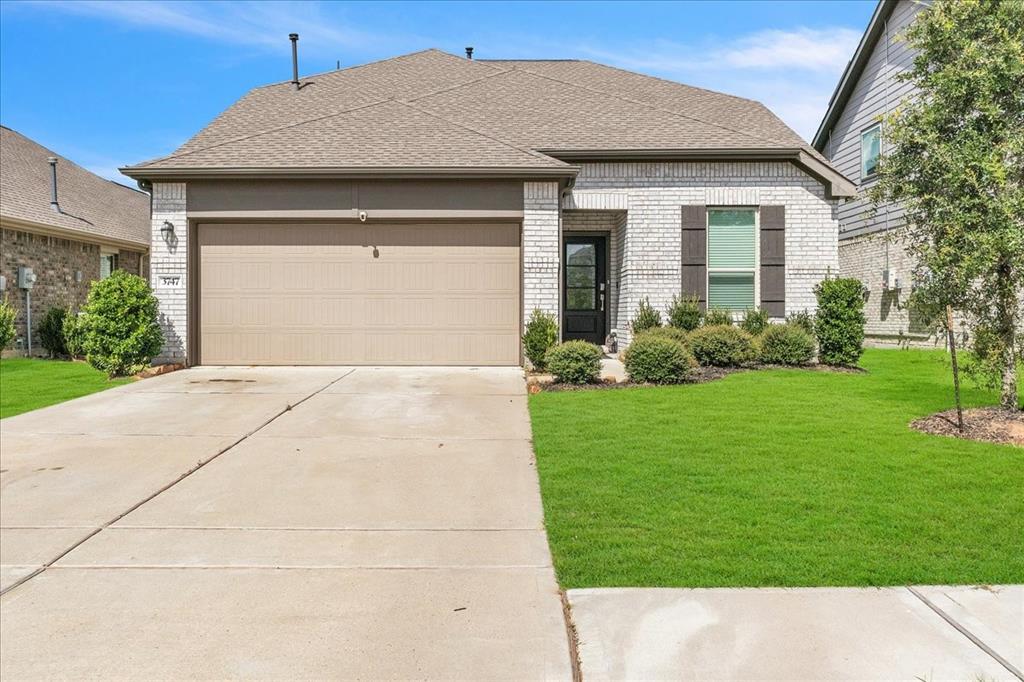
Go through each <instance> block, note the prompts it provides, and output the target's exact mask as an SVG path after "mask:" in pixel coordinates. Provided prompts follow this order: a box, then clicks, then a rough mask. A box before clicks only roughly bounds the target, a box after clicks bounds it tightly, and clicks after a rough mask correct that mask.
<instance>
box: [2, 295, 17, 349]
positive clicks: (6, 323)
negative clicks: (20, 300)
mask: <svg viewBox="0 0 1024 682" xmlns="http://www.w3.org/2000/svg"><path fill="white" fill-rule="evenodd" d="M15 317H17V313H16V312H15V310H14V306H12V305H11V304H10V303H8V302H7V296H6V295H5V296H4V300H2V301H0V350H4V349H5V348H7V346H9V345H11V341H13V340H14V335H15V334H16V333H17V332H16V331H15V329H14V318H15Z"/></svg>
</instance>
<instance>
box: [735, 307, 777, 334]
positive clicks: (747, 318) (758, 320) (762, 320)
mask: <svg viewBox="0 0 1024 682" xmlns="http://www.w3.org/2000/svg"><path fill="white" fill-rule="evenodd" d="M769 324H771V322H769V321H768V312H767V311H765V310H758V309H756V308H750V309H748V310H745V311H744V312H743V320H742V321H741V322H740V329H742V330H743V331H745V332H747V333H748V334H750V335H752V336H760V335H761V333H762V332H763V331H764V330H765V329H767V328H768V325H769Z"/></svg>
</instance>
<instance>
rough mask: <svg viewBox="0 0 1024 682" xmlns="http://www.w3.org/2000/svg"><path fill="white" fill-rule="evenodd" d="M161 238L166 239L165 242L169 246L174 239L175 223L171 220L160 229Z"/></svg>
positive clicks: (166, 221) (165, 222)
mask: <svg viewBox="0 0 1024 682" xmlns="http://www.w3.org/2000/svg"><path fill="white" fill-rule="evenodd" d="M160 236H161V237H163V238H164V241H165V242H167V243H168V244H170V243H171V241H172V240H173V239H174V223H172V222H171V221H170V220H165V221H164V224H163V227H161V228H160Z"/></svg>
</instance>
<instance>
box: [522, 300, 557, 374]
mask: <svg viewBox="0 0 1024 682" xmlns="http://www.w3.org/2000/svg"><path fill="white" fill-rule="evenodd" d="M556 343H558V322H557V321H555V316H554V315H550V314H548V313H545V312H543V311H541V310H537V309H536V308H535V309H534V311H533V313H531V314H530V321H529V322H527V323H526V333H525V334H523V352H524V353H525V354H526V357H527V359H528V360H529V361H530V364H531V365H533V368H534V369H535V370H537V371H539V372H541V371H544V369H545V365H544V355H545V354H546V353H547V352H548V350H549V349H550V348H551V347H552V346H554V345H555V344H556Z"/></svg>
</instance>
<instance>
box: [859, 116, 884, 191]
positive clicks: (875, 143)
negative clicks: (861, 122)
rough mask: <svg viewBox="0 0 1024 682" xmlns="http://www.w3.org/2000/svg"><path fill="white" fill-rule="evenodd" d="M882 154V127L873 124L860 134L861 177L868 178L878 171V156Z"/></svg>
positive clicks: (862, 178)
mask: <svg viewBox="0 0 1024 682" xmlns="http://www.w3.org/2000/svg"><path fill="white" fill-rule="evenodd" d="M881 154H882V128H881V127H880V126H877V125H875V126H871V127H870V128H868V129H867V130H865V131H864V132H863V133H861V134H860V177H861V180H867V179H868V178H870V177H872V176H873V175H874V174H875V173H877V172H878V157H879V156H880V155H881Z"/></svg>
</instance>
